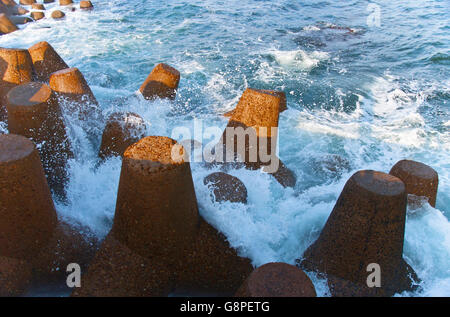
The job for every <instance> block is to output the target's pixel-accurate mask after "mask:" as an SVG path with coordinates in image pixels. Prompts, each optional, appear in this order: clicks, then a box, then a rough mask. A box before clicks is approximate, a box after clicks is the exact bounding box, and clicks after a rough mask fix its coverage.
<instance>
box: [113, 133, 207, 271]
mask: <svg viewBox="0 0 450 317" xmlns="http://www.w3.org/2000/svg"><path fill="white" fill-rule="evenodd" d="M172 152H173V153H175V154H174V155H180V156H179V157H175V160H174V157H173V155H172ZM184 157H185V153H184V149H183V147H182V146H180V145H178V144H177V143H176V142H175V141H174V140H172V139H170V138H167V137H156V136H151V137H146V138H143V139H142V140H140V141H139V142H137V143H135V144H133V145H132V146H130V147H129V148H128V149H127V150H126V151H125V153H124V155H123V161H122V170H121V174H120V182H119V190H118V195H117V202H116V213H115V217H114V224H113V228H112V232H113V235H114V237H115V238H116V239H117V240H119V241H120V242H121V243H122V244H124V245H126V246H127V247H128V248H130V249H131V250H133V251H134V252H136V253H137V254H139V255H141V256H143V257H147V258H158V259H160V260H161V261H164V262H165V263H166V264H168V265H169V266H171V265H176V264H178V262H179V260H180V256H183V254H184V250H186V249H188V248H189V247H190V246H191V245H192V243H193V241H194V240H195V235H196V232H197V228H198V221H199V217H198V207H197V199H196V196H195V191H194V184H193V181H192V175H191V168H190V165H189V162H185V161H184Z"/></svg>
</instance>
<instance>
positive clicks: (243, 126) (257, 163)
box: [221, 88, 296, 187]
mask: <svg viewBox="0 0 450 317" xmlns="http://www.w3.org/2000/svg"><path fill="white" fill-rule="evenodd" d="M282 103H283V98H282V97H280V94H279V93H274V92H273V91H268V90H257V89H252V88H248V89H246V90H245V91H244V93H243V94H242V97H241V98H240V100H239V102H238V105H237V106H236V109H235V110H234V111H233V115H232V116H231V118H230V120H229V122H228V124H227V127H226V129H225V131H224V133H223V135H222V140H221V143H222V144H223V150H224V157H227V158H224V160H226V161H227V162H228V160H229V159H230V158H231V159H234V160H237V161H241V162H244V163H245V166H246V167H247V168H249V169H255V170H257V169H260V168H263V169H264V170H265V171H267V172H268V173H269V174H271V175H273V176H274V177H275V179H276V180H277V181H278V182H279V183H280V184H281V185H283V186H284V187H288V186H289V187H293V186H294V185H295V182H296V177H295V175H294V173H293V172H292V171H290V170H289V169H288V168H287V167H286V166H285V165H284V164H283V163H282V162H281V161H280V160H279V158H278V157H277V156H276V154H275V151H276V140H277V135H278V118H279V113H280V108H281V107H282ZM265 156H266V157H265ZM274 162H276V165H275V164H273V163H274ZM271 164H273V166H272V165H271ZM276 166H278V168H277V169H275V170H272V169H273V168H275V167H276Z"/></svg>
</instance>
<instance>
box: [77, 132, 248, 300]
mask: <svg viewBox="0 0 450 317" xmlns="http://www.w3.org/2000/svg"><path fill="white" fill-rule="evenodd" d="M184 158H185V153H184V149H183V148H182V147H181V146H179V145H178V144H177V143H176V142H175V141H174V140H172V139H170V138H166V137H155V136H153V137H146V138H143V139H142V140H140V141H139V142H137V143H135V144H133V145H132V146H130V147H129V148H128V149H127V150H126V151H125V153H124V156H123V161H122V171H121V176H120V182H119V190H118V197H117V203H116V214H115V218H114V224H113V228H112V230H111V232H110V233H109V235H108V237H107V238H106V239H105V241H104V242H103V244H102V246H101V248H100V250H99V252H98V253H97V255H96V257H95V259H94V260H93V262H92V263H91V264H90V266H89V271H88V273H87V275H85V276H84V279H83V281H82V287H81V289H78V290H75V291H74V293H73V294H72V295H73V296H89V295H95V296H167V295H168V294H169V293H170V292H171V291H173V290H175V289H176V288H180V289H186V288H187V289H189V290H197V289H198V288H202V289H205V288H206V289H217V288H220V290H221V291H222V292H223V291H226V292H229V293H231V294H232V293H234V292H235V291H236V289H237V288H238V287H239V285H240V284H241V283H242V281H243V280H244V279H245V277H246V276H247V275H248V274H249V272H250V271H251V265H250V262H249V260H248V259H242V258H239V257H238V256H237V254H236V251H235V250H233V249H232V248H230V247H229V245H228V243H227V242H226V241H225V240H224V239H223V237H221V236H220V235H219V234H218V233H217V231H216V230H215V229H213V228H212V227H211V226H209V225H208V224H207V223H206V222H204V221H203V220H201V218H200V217H199V215H198V207H197V201H196V197H195V191H194V185H193V181H192V175H191V170H190V165H189V163H188V162H187V161H185V160H184Z"/></svg>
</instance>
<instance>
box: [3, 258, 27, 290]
mask: <svg viewBox="0 0 450 317" xmlns="http://www.w3.org/2000/svg"><path fill="white" fill-rule="evenodd" d="M30 284H31V265H30V264H29V263H28V262H27V261H24V260H18V259H13V258H8V257H5V256H1V255H0V297H12V296H20V295H22V294H23V293H24V292H25V291H26V290H27V289H28V287H29V286H30Z"/></svg>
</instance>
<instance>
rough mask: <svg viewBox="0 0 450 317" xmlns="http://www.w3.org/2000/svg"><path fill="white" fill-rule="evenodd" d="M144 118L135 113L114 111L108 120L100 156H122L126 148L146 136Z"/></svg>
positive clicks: (103, 157)
mask: <svg viewBox="0 0 450 317" xmlns="http://www.w3.org/2000/svg"><path fill="white" fill-rule="evenodd" d="M146 131H147V128H146V125H145V122H144V119H142V117H141V116H139V115H138V114H135V113H131V112H127V113H120V112H116V113H113V114H112V115H111V116H110V117H109V118H108V121H107V122H106V126H105V130H104V131H103V135H102V143H101V145H100V151H99V157H100V158H101V159H106V158H107V157H111V156H122V155H123V153H124V152H125V150H126V149H127V148H128V147H129V146H130V145H132V144H134V143H136V142H137V141H139V140H140V139H142V138H143V137H144V136H145V133H146Z"/></svg>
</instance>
